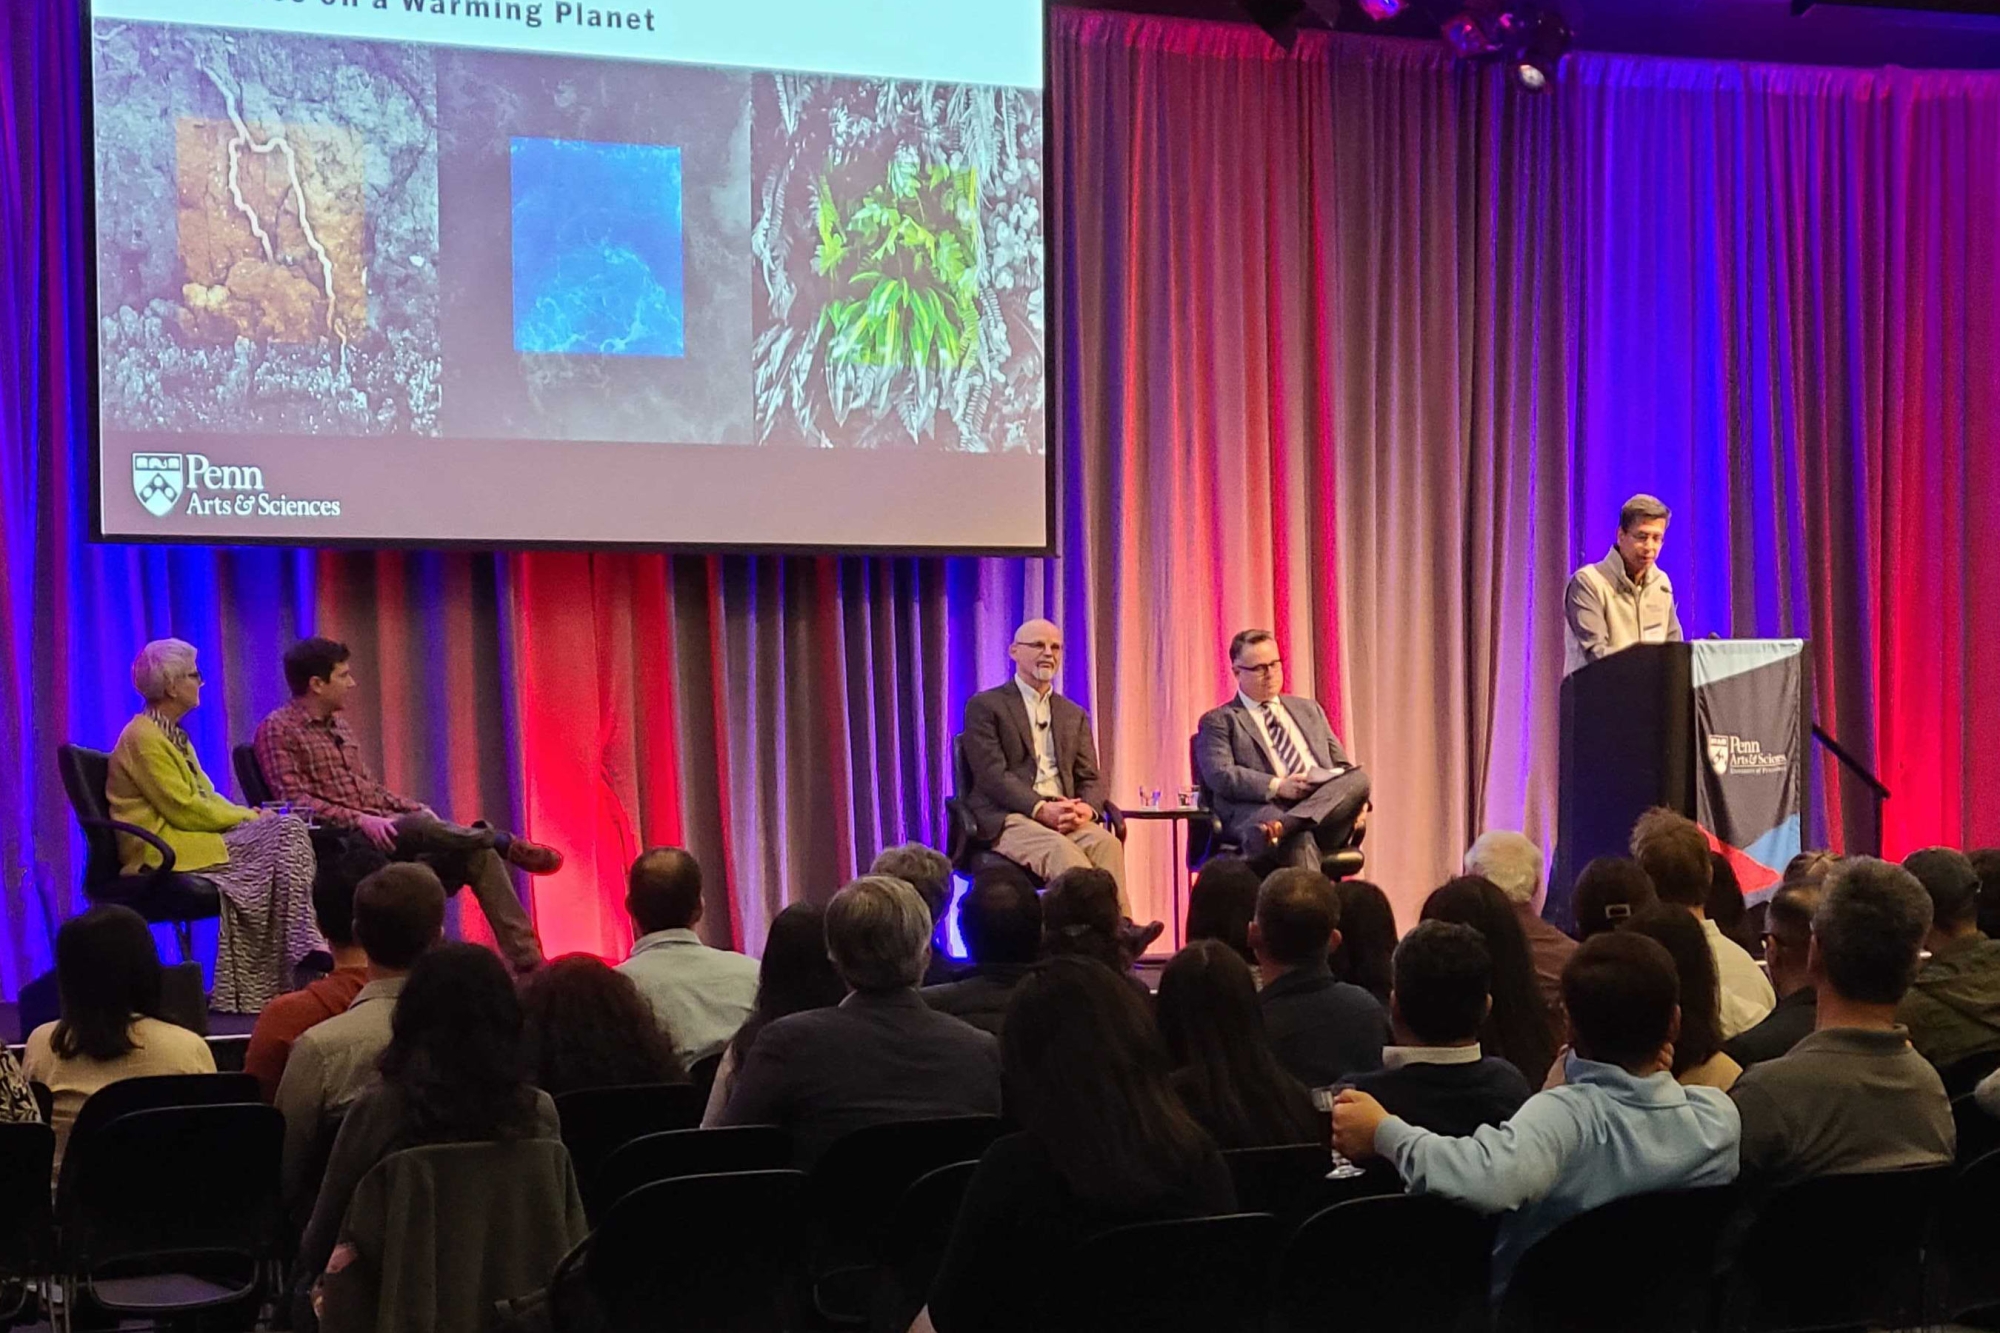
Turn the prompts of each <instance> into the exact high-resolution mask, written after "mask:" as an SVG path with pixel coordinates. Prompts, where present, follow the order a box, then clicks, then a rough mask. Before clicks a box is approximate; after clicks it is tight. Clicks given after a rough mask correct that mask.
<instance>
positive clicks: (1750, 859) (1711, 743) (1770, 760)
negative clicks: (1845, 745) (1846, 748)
mask: <svg viewBox="0 0 2000 1333" xmlns="http://www.w3.org/2000/svg"><path fill="white" fill-rule="evenodd" d="M1688 647H1689V649H1690V650H1691V652H1690V656H1691V659H1692V660H1691V672H1692V677H1693V680H1692V683H1693V685H1694V725H1695V756H1696V758H1697V761H1698V762H1697V765H1696V779H1695V790H1694V804H1695V811H1694V818H1695V822H1696V823H1698V824H1700V825H1701V826H1702V828H1703V829H1705V830H1706V831H1707V832H1708V835H1709V840H1710V841H1711V842H1712V843H1713V844H1714V845H1715V847H1716V849H1717V850H1718V851H1720V852H1721V853H1722V854H1723V855H1724V856H1726V857H1728V858H1729V861H1730V863H1731V864H1732V865H1733V866H1734V867H1735V868H1736V877H1737V879H1738V881H1740V882H1741V884H1742V886H1743V894H1744V897H1745V898H1746V899H1749V900H1751V901H1753V902H1754V901H1757V900H1759V899H1763V898H1767V897H1769V896H1770V895H1771V893H1772V891H1774V890H1775V889H1776V888H1777V886H1778V882H1779V880H1780V879H1781V878H1782V877H1783V875H1784V870H1785V863H1786V862H1787V861H1789V860H1791V859H1792V857H1794V856H1796V855H1797V854H1798V852H1799V847H1800V841H1801V837H1802V831H1803V818H1804V810H1805V759H1806V737H1805V735H1804V731H1803V718H1804V713H1803V711H1802V709H1801V704H1802V699H1801V691H1802V689H1803V681H1804V667H1805V641H1804V640H1803V639H1750V640H1734V641H1732V640H1727V639H1717V640H1706V641H1703V640H1697V641H1695V642H1693V643H1690V644H1689V645H1688Z"/></svg>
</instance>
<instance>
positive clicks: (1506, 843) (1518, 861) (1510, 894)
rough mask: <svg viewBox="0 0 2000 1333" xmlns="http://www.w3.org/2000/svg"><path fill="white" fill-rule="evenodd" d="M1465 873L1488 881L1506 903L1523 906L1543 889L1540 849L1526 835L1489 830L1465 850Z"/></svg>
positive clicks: (1527, 904) (1533, 899)
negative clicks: (1502, 895)
mask: <svg viewBox="0 0 2000 1333" xmlns="http://www.w3.org/2000/svg"><path fill="white" fill-rule="evenodd" d="M1465 873H1466V874H1468V875H1478V876H1480V877H1482V878H1484V879H1488V880H1491V881H1492V882H1493V886H1494V887H1495V888H1497V889H1499V890H1500V892H1502V893H1504V894H1506V895H1507V901H1509V902H1511V903H1514V904H1515V905H1517V906H1521V907H1526V906H1529V905H1530V904H1532V903H1533V902H1534V901H1535V894H1536V892H1537V891H1538V890H1540V888H1541V887H1542V849H1541V848H1539V847H1537V846H1535V841H1534V839H1532V838H1530V837H1529V836H1528V835H1527V834H1525V833H1516V832H1513V831H1512V830H1510V829H1489V830H1487V831H1486V832H1485V833H1482V834H1480V835H1479V837H1478V838H1477V839H1476V840H1475V841H1474V842H1473V844H1472V846H1471V847H1470V848H1468V849H1467V850H1466V853H1465Z"/></svg>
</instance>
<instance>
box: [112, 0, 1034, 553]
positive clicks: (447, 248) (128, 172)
mask: <svg viewBox="0 0 2000 1333" xmlns="http://www.w3.org/2000/svg"><path fill="white" fill-rule="evenodd" d="M1041 12H1042V7H1041V3H1040V0H766V3H763V4H760V5H759V6H758V7H756V9H755V10H749V9H744V8H742V7H731V6H715V5H709V6H703V7H699V12H697V10H696V8H694V7H690V8H689V9H687V10H685V11H683V10H681V9H668V8H664V7H659V6H651V7H649V6H645V5H639V6H637V7H632V6H631V5H630V4H629V3H628V4H627V6H626V7H622V8H606V7H594V6H589V5H583V4H577V3H568V2H567V0H565V2H562V3H555V2H553V0H94V3H93V4H92V10H91V35H92V40H91V62H92V69H91V76H92V88H93V110H94V134H95V141H96V142H95V208H96V237H95V243H96V260H97V262H96V270H95V276H96V283H95V289H96V313H97V334H98V336H97V353H98V366H97V376H98V378H97V386H98V396H99V404H100V416H99V426H100V436H99V458H98V462H99V491H98V497H97V501H98V506H99V519H100V527H101V530H102V532H103V533H104V535H105V536H106V537H107V538H111V539H116V540H190V539H193V540H203V541H215V542H234V541H280V542H299V543H308V544H310V543H317V542H332V541H361V542H368V541H383V542H415V543H430V542H466V543H477V544H492V545H512V544H530V543H543V544H593V545H594V544H605V543H637V544H659V545H691V546H744V547H781V546H795V547H813V548H834V549H841V548H857V549H858V548H872V549H893V548H902V549H980V550H1037V549H1043V548H1045V547H1046V546H1047V545H1048V543H1049V537H1050V534H1049V531H1048V523H1049V513H1050V491H1049V479H1050V471H1049V463H1048V444H1047V425H1046V423H1047V384H1046V363H1045V358H1044V346H1045V318H1046V317H1045V308H1046V306H1045V303H1046V292H1045V274H1044V261H1045V247H1044V238H1043V160H1042V158H1043V147H1042V143H1043V141H1042V27H1041V23H1042V20H1041Z"/></svg>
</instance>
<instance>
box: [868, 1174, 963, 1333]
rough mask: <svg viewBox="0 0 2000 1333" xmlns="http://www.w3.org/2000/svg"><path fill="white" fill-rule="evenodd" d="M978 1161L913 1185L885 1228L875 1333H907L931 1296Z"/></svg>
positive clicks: (871, 1322)
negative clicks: (960, 1206) (959, 1208)
mask: <svg viewBox="0 0 2000 1333" xmlns="http://www.w3.org/2000/svg"><path fill="white" fill-rule="evenodd" d="M978 1169H979V1163H977V1162H953V1163H951V1165H949V1166H940V1167H937V1168H936V1169H934V1170H931V1171H926V1172H924V1174H923V1175H921V1176H918V1177H917V1178H916V1179H915V1180H914V1181H912V1182H911V1183H910V1187H909V1188H908V1189H906V1190H904V1191H903V1197H902V1198H901V1199H899V1200H897V1202H896V1207H895V1209H894V1211H893V1212H891V1213H890V1215H889V1220H888V1222H887V1223H886V1224H885V1225H884V1227H883V1230H882V1255H883V1266H882V1279H881V1281H880V1282H879V1283H877V1284H876V1287H875V1304H874V1311H873V1313H872V1314H871V1316H870V1318H869V1320H868V1325H869V1328H870V1330H871V1333H904V1331H905V1330H906V1329H908V1328H909V1326H910V1323H911V1321H913V1320H914V1319H915V1318H916V1317H917V1312H918V1311H919V1310H921V1309H923V1308H924V1302H925V1301H927V1300H928V1299H929V1298H930V1290H931V1284H932V1283H934V1282H935V1281H937V1273H938V1268H939V1266H940V1265H942V1264H943V1263H944V1252H945V1249H946V1247H947V1246H949V1245H950V1244H951V1231H952V1227H953V1226H955V1225H956V1224H957V1222H958V1207H959V1204H961V1203H962V1202H964V1200H965V1187H966V1186H967V1185H969V1184H971V1183H972V1173H973V1172H974V1171H977V1170H978Z"/></svg>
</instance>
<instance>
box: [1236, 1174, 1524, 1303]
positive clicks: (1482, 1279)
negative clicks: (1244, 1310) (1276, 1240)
mask: <svg viewBox="0 0 2000 1333" xmlns="http://www.w3.org/2000/svg"><path fill="white" fill-rule="evenodd" d="M1494 1226H1495V1219H1493V1218H1491V1217H1484V1216H1481V1215H1480V1214H1478V1213H1475V1212H1473V1211H1472V1210H1471V1209H1469V1208H1462V1207H1460V1206H1459V1205H1457V1204H1455V1203H1450V1202H1448V1201H1446V1200H1444V1199H1439V1198H1434V1197H1431V1196H1427V1195H1410V1194H1389V1195H1380V1196H1376V1197H1372V1198H1363V1199H1354V1200H1350V1201H1349V1202H1347V1203H1337V1204H1335V1205H1334V1206H1333V1207H1331V1208H1328V1209H1326V1210H1324V1211H1323V1212H1320V1213H1316V1214H1314V1215H1313V1217H1312V1218H1310V1219H1309V1220H1308V1221H1307V1222H1306V1224H1305V1225H1304V1226H1302V1227H1300V1228H1299V1229H1298V1231H1297V1232H1295V1233H1294V1234H1293V1236H1292V1238H1291V1240H1290V1241H1289V1242H1287V1243H1286V1245H1285V1247H1284V1250H1283V1252H1282V1253H1281V1254H1280V1255H1279V1258H1278V1271H1277V1278H1276V1281H1275V1284H1274V1292H1275V1295H1274V1297H1273V1306H1274V1309H1273V1311H1272V1313H1273V1315H1274V1319H1273V1321H1272V1328H1273V1329H1274V1330H1278V1333H1337V1331H1339V1333H1344V1330H1348V1329H1367V1330H1369V1333H1451V1331H1452V1330H1457V1331H1459V1333H1474V1331H1476V1333H1485V1330H1486V1328H1487V1306H1488V1301H1489V1298H1490V1288H1491V1284H1492V1278H1491V1274H1492V1258H1493V1232H1494Z"/></svg>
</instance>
